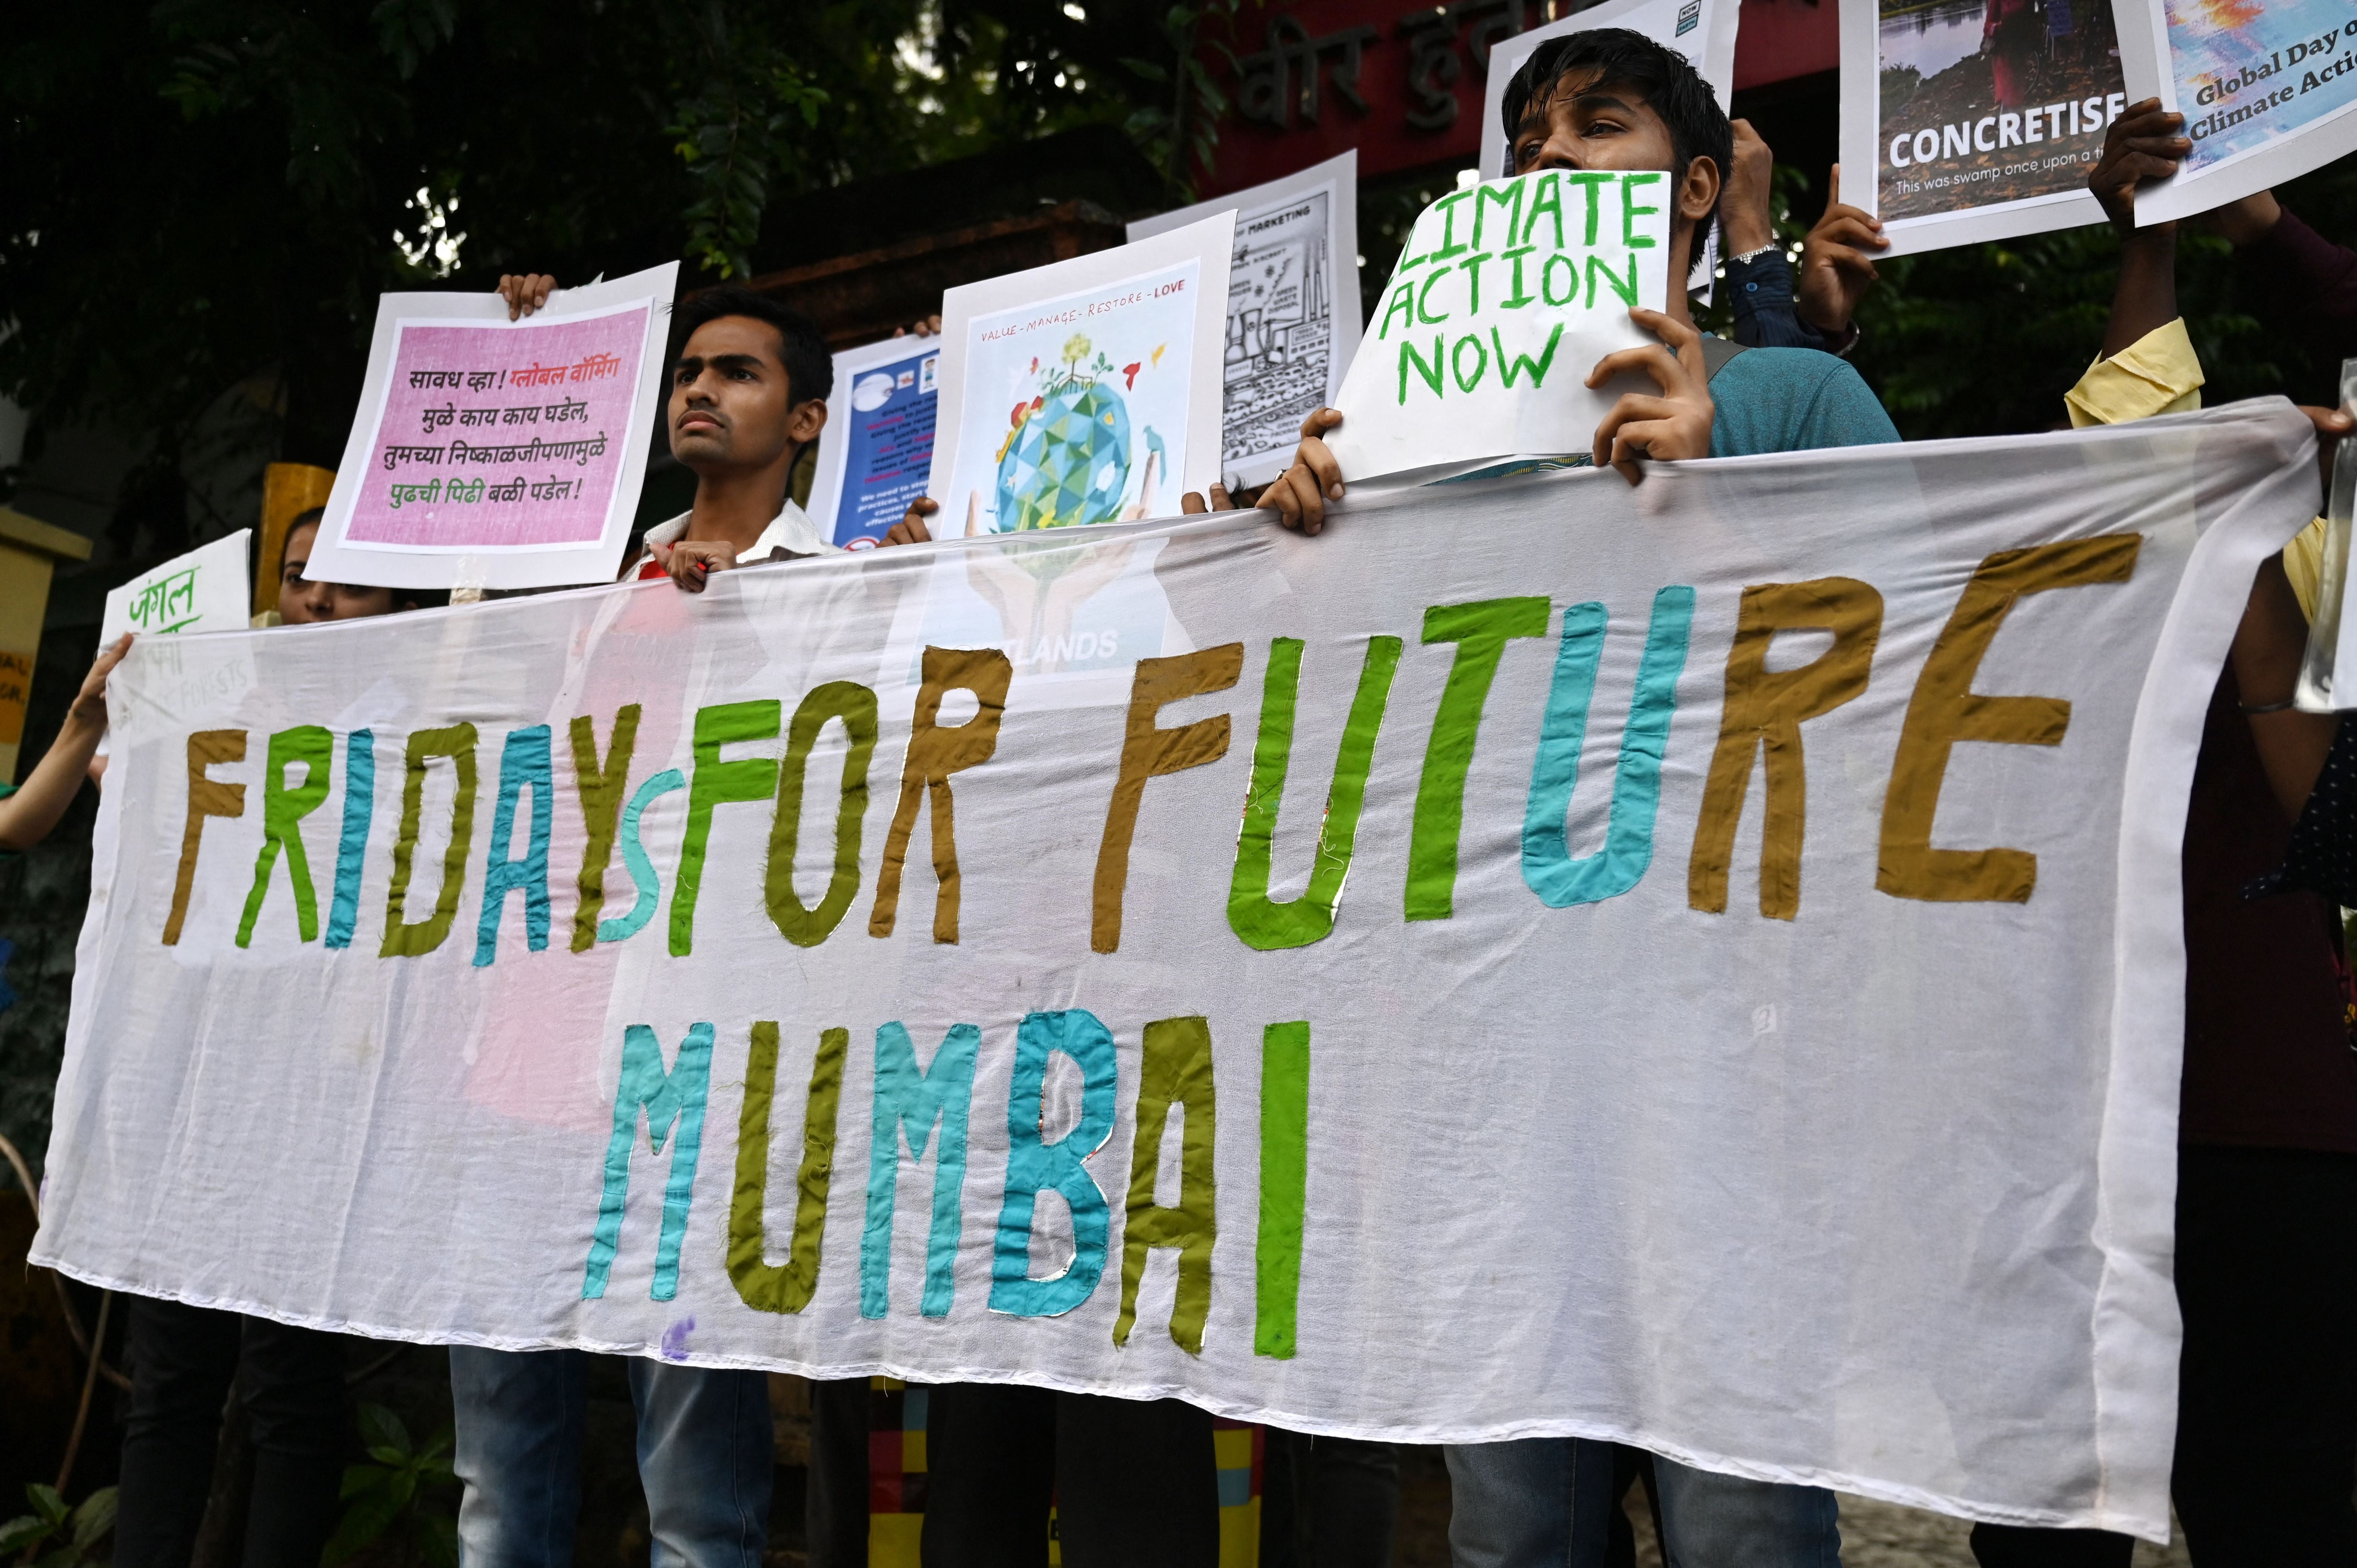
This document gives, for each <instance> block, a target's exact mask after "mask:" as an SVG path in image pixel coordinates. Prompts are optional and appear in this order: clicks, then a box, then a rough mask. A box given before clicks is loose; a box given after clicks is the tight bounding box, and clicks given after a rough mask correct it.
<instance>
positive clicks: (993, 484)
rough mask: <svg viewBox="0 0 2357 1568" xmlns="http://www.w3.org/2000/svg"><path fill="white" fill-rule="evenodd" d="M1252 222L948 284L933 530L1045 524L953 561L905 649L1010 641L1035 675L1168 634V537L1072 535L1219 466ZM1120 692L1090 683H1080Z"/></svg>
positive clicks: (940, 572) (922, 601) (1102, 667)
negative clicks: (1007, 543) (1162, 540)
mask: <svg viewBox="0 0 2357 1568" xmlns="http://www.w3.org/2000/svg"><path fill="white" fill-rule="evenodd" d="M1235 228H1236V223H1235V214H1234V213H1233V212H1222V213H1218V214H1216V215H1214V216H1212V217H1211V218H1208V219H1206V220H1202V221H1200V222H1197V223H1191V224H1189V225H1187V226H1186V227H1184V228H1181V229H1176V230H1173V231H1169V232H1168V233H1165V234H1159V235H1156V236H1155V237H1153V238H1151V239H1146V240H1140V241H1136V242H1133V243H1131V244H1127V245H1124V246H1121V247H1120V248H1118V249H1116V250H1112V251H1100V252H1095V253H1094V254H1092V255H1086V256H1079V257H1075V258H1073V259H1072V260H1071V261H1065V262H1057V263H1052V264H1050V265H1049V266H1045V267H1037V268H1033V269H1032V270H1030V271H1028V272H1024V273H1017V274H1012V275H1010V276H1007V277H1002V278H992V279H989V280H987V281H985V282H983V283H978V284H968V285H963V286H961V287H958V288H953V289H951V290H950V291H949V292H948V293H947V294H945V295H943V296H942V359H941V366H940V375H941V384H942V400H941V403H940V409H939V424H938V426H937V431H936V435H935V439H934V445H933V463H932V471H931V478H930V480H929V481H928V489H927V493H928V494H929V495H930V496H931V498H932V499H934V500H935V501H936V502H938V503H939V504H940V508H941V510H939V511H938V512H937V513H935V514H934V516H933V519H932V521H931V532H932V533H933V536H934V537H935V538H937V539H954V538H961V537H971V536H974V535H980V534H996V533H1023V534H1031V533H1036V534H1039V535H1040V537H1039V540H1038V541H1037V542H1034V543H1031V544H1030V545H1028V547H1027V548H1025V549H1022V550H1019V551H1017V550H1000V551H974V552H963V553H948V554H944V555H942V556H941V557H940V558H938V559H937V560H935V561H934V562H933V563H932V565H931V571H930V574H929V578H928V587H927V590H926V592H925V593H924V594H922V595H920V596H911V598H910V600H909V603H910V604H911V605H912V607H914V608H913V613H914V615H915V617H916V621H915V623H914V627H913V629H912V628H909V626H906V625H904V626H903V628H901V629H902V630H903V631H904V632H906V633H907V635H906V636H905V637H896V639H895V650H896V651H895V653H894V654H893V655H892V657H894V658H895V659H897V658H898V657H899V653H900V652H901V651H908V652H909V655H910V657H912V658H913V657H914V656H915V655H914V651H913V650H920V649H921V648H922V647H923V646H924V645H925V644H928V643H930V644H932V645H935V646H939V647H949V648H973V647H996V648H998V649H1001V650H1004V651H1006V654H1007V656H1008V658H1009V659H1010V660H1013V662H1014V664H1015V668H1016V671H1017V673H1019V674H1039V675H1056V674H1063V673H1080V674H1085V673H1088V672H1093V671H1109V672H1112V673H1113V674H1118V675H1119V676H1120V680H1121V682H1126V680H1127V675H1126V673H1125V671H1127V670H1128V668H1129V666H1130V664H1131V663H1132V662H1133V661H1134V660H1137V659H1139V658H1141V657H1145V656H1147V655H1151V654H1155V653H1157V652H1160V651H1162V650H1163V645H1164V642H1165V634H1166V630H1167V629H1168V619H1169V604H1168V597H1167V596H1165V595H1164V593H1163V591H1162V587H1161V585H1160V584H1159V583H1157V582H1156V581H1155V580H1154V557H1155V554H1156V553H1157V552H1158V549H1159V545H1158V543H1157V544H1156V545H1154V546H1152V547H1144V548H1138V549H1129V548H1123V549H1117V550H1103V551H1077V550H1071V549H1068V548H1065V547H1064V546H1063V544H1062V542H1061V541H1062V538H1063V537H1064V535H1065V532H1066V531H1069V530H1071V529H1073V528H1079V527H1086V526H1089V525H1092V524H1098V523H1108V522H1124V521H1138V520H1141V519H1145V518H1152V517H1168V516H1171V515H1173V514H1175V513H1177V512H1178V511H1179V510H1180V506H1179V497H1180V496H1181V494H1182V493H1183V492H1185V491H1187V490H1190V489H1191V490H1196V491H1199V492H1201V491H1207V490H1208V489H1210V487H1211V484H1212V483H1213V482H1214V481H1216V480H1217V479H1218V478H1220V474H1221V447H1220V442H1221V430H1222V425H1221V406H1222V381H1221V376H1220V371H1219V366H1220V363H1221V360H1220V349H1221V344H1222V338H1223V336H1224V333H1225V329H1226V326H1227V303H1228V276H1229V263H1230V261H1231V252H1232V247H1233V245H1234V242H1235ZM1108 679H1110V677H1108ZM1123 689H1124V690H1126V686H1125V684H1124V685H1123ZM1109 690H1110V688H1108V691H1109ZM1105 696H1106V693H1100V692H1097V691H1096V690H1095V686H1094V685H1092V684H1090V683H1088V682H1082V687H1081V688H1079V689H1076V692H1075V693H1071V694H1069V700H1071V701H1095V700H1098V699H1099V698H1103V697H1105ZM1058 700H1066V699H1063V698H1060V699H1058ZM1108 700H1109V699H1108Z"/></svg>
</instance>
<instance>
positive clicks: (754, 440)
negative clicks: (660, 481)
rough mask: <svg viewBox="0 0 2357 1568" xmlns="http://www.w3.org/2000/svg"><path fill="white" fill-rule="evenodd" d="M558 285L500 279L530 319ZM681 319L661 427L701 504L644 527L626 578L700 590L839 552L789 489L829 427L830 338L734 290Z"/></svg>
mask: <svg viewBox="0 0 2357 1568" xmlns="http://www.w3.org/2000/svg"><path fill="white" fill-rule="evenodd" d="M554 286H555V285H554V280H552V279H549V278H547V277H544V276H541V275H537V274H533V275H527V276H511V277H503V278H501V279H500V295H501V296H502V297H504V298H505V299H506V300H507V302H508V309H509V313H510V315H511V317H513V316H529V315H531V314H532V313H533V311H534V310H537V309H538V308H540V307H541V306H544V305H545V304H547V303H548V295H549V293H550V291H551V290H552V289H553V288H554ZM673 322H674V326H675V334H674V335H675V337H676V338H677V339H678V341H679V344H680V347H679V352H678V357H677V358H676V359H674V360H673V361H672V366H671V398H670V403H669V405H668V407H667V409H666V411H665V416H664V422H663V423H664V428H665V430H666V431H667V432H668V433H669V435H670V437H671V450H672V456H674V457H676V458H678V459H679V461H680V463H681V465H682V466H683V467H686V468H687V469H688V470H689V471H690V472H692V473H694V475H695V503H694V505H693V506H691V507H689V508H688V510H685V511H683V512H682V513H680V515H679V516H677V517H674V518H672V519H671V520H669V521H664V522H659V523H657V524H655V525H654V526H653V527H652V528H650V529H649V530H647V533H646V539H645V541H644V548H643V549H641V551H640V553H639V554H638V555H636V556H635V557H633V558H632V559H631V561H630V565H629V566H628V567H626V568H625V569H624V570H623V573H622V575H623V576H624V577H626V578H630V577H661V576H665V575H668V576H669V577H670V578H671V579H672V581H673V582H675V583H677V584H678V585H680V586H681V587H683V588H684V589H686V590H687V591H688V592H689V593H692V594H693V593H701V592H702V591H703V589H704V585H705V583H707V582H709V581H710V580H711V576H712V574H713V573H715V572H725V571H727V570H728V569H730V568H731V567H734V566H743V565H748V564H753V563H756V562H761V561H780V560H793V559H796V558H798V557H801V556H805V555H820V554H827V553H833V552H834V549H835V546H834V545H833V544H830V543H828V542H826V540H825V539H824V538H823V537H822V536H821V534H820V533H819V531H818V527H817V525H816V524H815V523H813V522H812V521H811V520H810V516H809V514H808V513H806V512H804V511H803V510H802V508H801V507H799V506H797V505H795V504H794V500H793V498H792V497H791V495H789V494H788V493H787V487H788V485H789V484H790V483H791V478H792V476H793V471H794V465H795V463H797V462H799V461H800V460H801V458H802V452H803V450H804V449H805V448H806V447H808V446H810V444H811V443H812V442H813V441H815V440H817V439H818V436H819V432H820V431H822V430H823V429H824V428H825V427H826V398H827V393H829V392H832V391H834V355H833V354H831V353H830V352H828V350H827V346H826V339H825V338H823V337H821V336H820V335H819V330H818V328H816V327H815V326H813V325H812V323H811V320H810V318H809V317H806V316H804V315H802V313H801V312H800V311H798V310H794V309H791V308H790V307H788V306H783V305H780V304H779V303H778V302H777V301H776V300H774V299H770V298H769V297H768V296H767V295H759V294H756V293H754V292H753V291H752V290H751V289H748V288H742V287H738V286H737V285H722V286H720V287H718V288H709V289H705V290H704V291H703V292H701V293H699V294H696V295H693V296H691V297H690V298H688V299H685V300H683V301H682V302H681V303H680V304H679V306H677V308H676V309H675V310H674V311H673Z"/></svg>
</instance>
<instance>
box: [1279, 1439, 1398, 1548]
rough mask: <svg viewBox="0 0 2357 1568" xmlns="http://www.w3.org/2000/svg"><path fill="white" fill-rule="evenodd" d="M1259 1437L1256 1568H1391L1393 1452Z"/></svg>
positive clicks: (1374, 1446) (1378, 1446)
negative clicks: (1261, 1440)
mask: <svg viewBox="0 0 2357 1568" xmlns="http://www.w3.org/2000/svg"><path fill="white" fill-rule="evenodd" d="M1264 1431H1265V1434H1266V1447H1265V1450H1264V1452H1263V1455H1262V1464H1261V1516H1260V1563H1261V1568H1391V1561H1392V1535H1393V1532H1394V1529H1395V1528H1396V1527H1397V1525H1398V1523H1399V1450H1398V1448H1396V1447H1395V1446H1394V1445H1393V1444H1389V1443H1361V1442H1358V1441H1356V1440H1354V1439H1351V1438H1348V1437H1312V1436H1310V1435H1308V1434H1307V1433H1300V1432H1280V1431H1279V1430H1277V1429H1276V1428H1275V1427H1274V1426H1271V1427H1266V1428H1264Z"/></svg>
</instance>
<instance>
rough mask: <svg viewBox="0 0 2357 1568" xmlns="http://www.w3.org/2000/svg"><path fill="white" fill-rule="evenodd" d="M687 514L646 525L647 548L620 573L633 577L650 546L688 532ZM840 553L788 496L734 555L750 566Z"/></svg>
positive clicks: (649, 552) (663, 542) (675, 541)
mask: <svg viewBox="0 0 2357 1568" xmlns="http://www.w3.org/2000/svg"><path fill="white" fill-rule="evenodd" d="M688 516H689V514H688V513H686V512H681V513H680V514H679V515H678V516H677V517H674V518H673V519H671V520H670V521H667V522H659V523H657V524H655V525H654V526H653V527H652V528H650V529H648V530H647V532H646V543H647V545H648V546H649V548H647V549H644V550H641V551H640V553H639V555H638V558H637V559H636V560H634V561H632V562H631V563H630V570H629V571H628V572H627V573H625V574H623V575H625V576H632V577H635V576H636V575H638V572H639V568H640V566H641V565H643V564H645V563H646V559H647V557H648V556H649V555H651V554H652V553H653V550H652V548H651V547H652V546H654V545H657V544H676V543H678V542H679V537H680V535H681V534H683V533H685V532H687V520H688ZM781 551H782V552H783V555H782V557H780V552H781ZM839 553H841V547H840V546H838V545H834V544H829V543H828V542H826V541H825V540H823V539H822V538H820V537H819V532H818V525H817V524H816V523H814V522H813V521H811V520H810V513H808V512H806V511H804V510H802V508H801V507H799V506H796V505H795V504H794V503H793V502H792V501H791V500H788V501H787V502H786V504H785V506H784V507H783V508H782V509H781V510H780V511H779V513H778V515H777V516H775V517H773V518H771V519H770V526H769V527H767V528H765V529H763V530H762V531H761V537H760V538H759V539H757V540H755V541H753V548H752V549H750V550H748V551H746V552H744V553H742V554H740V555H738V556H737V562H738V563H739V564H742V565H748V566H749V565H752V564H756V563H757V562H762V561H770V560H775V559H786V560H792V559H794V558H796V557H799V556H803V555H834V554H839Z"/></svg>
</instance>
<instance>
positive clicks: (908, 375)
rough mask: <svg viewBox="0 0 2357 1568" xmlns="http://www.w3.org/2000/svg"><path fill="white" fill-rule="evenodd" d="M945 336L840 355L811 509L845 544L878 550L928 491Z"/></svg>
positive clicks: (831, 536) (832, 539)
mask: <svg viewBox="0 0 2357 1568" xmlns="http://www.w3.org/2000/svg"><path fill="white" fill-rule="evenodd" d="M941 354H942V345H941V340H940V339H939V338H886V339H885V340H884V341H883V342H880V343H870V344H867V345H866V346H865V347H863V348H858V349H845V350H844V351H843V352H841V353H839V354H837V355H835V357H834V392H831V393H830V394H828V397H827V400H826V431H825V433H824V434H823V435H821V436H820V437H819V443H818V471H817V473H816V475H815V476H814V477H813V479H812V482H811V494H810V504H809V505H808V506H806V507H804V508H803V509H802V510H805V511H807V512H809V513H810V518H811V521H812V522H813V523H814V524H815V525H816V526H817V528H818V531H819V532H820V534H821V535H822V536H823V537H824V538H825V539H826V541H827V542H829V543H832V544H837V545H840V546H842V547H843V548H844V549H845V550H870V549H873V548H875V546H876V544H877V542H878V541H879V540H881V539H882V538H883V537H884V535H885V533H886V532H888V530H889V529H890V528H891V526H892V525H893V524H894V523H896V522H898V521H900V518H901V515H902V514H903V513H904V512H906V511H907V510H909V502H910V501H912V500H915V499H917V498H918V497H919V496H921V495H923V494H924V493H925V474H926V471H927V469H928V468H929V467H931V463H932V460H933V413H934V409H935V407H936V406H937V404H938V403H939V402H940V397H941V378H940V374H939V371H940V369H941Z"/></svg>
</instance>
